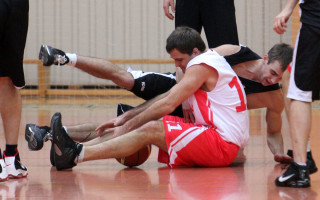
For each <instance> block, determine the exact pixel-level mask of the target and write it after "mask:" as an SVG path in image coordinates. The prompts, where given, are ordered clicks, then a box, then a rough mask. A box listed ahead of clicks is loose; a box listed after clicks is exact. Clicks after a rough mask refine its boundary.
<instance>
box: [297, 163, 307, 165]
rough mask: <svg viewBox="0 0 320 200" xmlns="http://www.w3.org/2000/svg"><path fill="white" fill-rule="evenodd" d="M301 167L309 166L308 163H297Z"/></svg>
mask: <svg viewBox="0 0 320 200" xmlns="http://www.w3.org/2000/svg"><path fill="white" fill-rule="evenodd" d="M297 164H298V165H300V166H307V163H297Z"/></svg>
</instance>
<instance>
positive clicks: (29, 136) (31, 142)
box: [25, 126, 43, 151]
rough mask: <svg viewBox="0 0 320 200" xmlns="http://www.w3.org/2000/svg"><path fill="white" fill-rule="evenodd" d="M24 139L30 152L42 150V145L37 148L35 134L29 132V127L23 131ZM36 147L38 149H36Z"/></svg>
mask: <svg viewBox="0 0 320 200" xmlns="http://www.w3.org/2000/svg"><path fill="white" fill-rule="evenodd" d="M25 139H26V141H27V142H28V148H29V149H30V150H31V151H37V150H40V149H42V147H43V144H42V145H39V146H41V147H38V142H37V139H36V138H35V133H34V132H33V131H32V130H31V128H30V126H29V127H26V131H25ZM37 147H38V148H37Z"/></svg>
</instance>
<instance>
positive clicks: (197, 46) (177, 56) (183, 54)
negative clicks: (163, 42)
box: [166, 27, 206, 70]
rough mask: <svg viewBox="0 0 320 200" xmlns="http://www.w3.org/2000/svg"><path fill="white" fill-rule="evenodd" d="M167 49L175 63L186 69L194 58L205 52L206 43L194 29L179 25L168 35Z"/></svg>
mask: <svg viewBox="0 0 320 200" xmlns="http://www.w3.org/2000/svg"><path fill="white" fill-rule="evenodd" d="M166 49H167V52H168V53H169V54H170V56H171V57H172V59H174V61H175V65H176V66H177V67H180V68H181V69H182V70H185V68H186V66H187V64H188V62H189V61H190V60H191V59H192V58H194V57H195V56H197V55H199V54H201V53H202V52H204V50H205V49H206V45H205V43H204V41H203V40H202V38H201V36H200V34H199V33H198V32H197V31H195V30H194V29H192V28H189V27H178V28H176V29H175V30H174V31H173V32H172V33H171V34H170V36H169V37H168V39H167V46H166Z"/></svg>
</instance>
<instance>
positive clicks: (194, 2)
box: [175, 0, 202, 33]
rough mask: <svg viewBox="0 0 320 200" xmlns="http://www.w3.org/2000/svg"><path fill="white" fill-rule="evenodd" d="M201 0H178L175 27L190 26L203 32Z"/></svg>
mask: <svg viewBox="0 0 320 200" xmlns="http://www.w3.org/2000/svg"><path fill="white" fill-rule="evenodd" d="M199 4H200V2H199V0H177V1H176V12H175V27H176V28H177V27H179V26H188V27H190V28H193V29H195V30H196V31H198V32H199V33H201V29H202V22H201V19H200V17H201V16H200V10H199Z"/></svg>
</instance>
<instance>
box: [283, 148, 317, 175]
mask: <svg viewBox="0 0 320 200" xmlns="http://www.w3.org/2000/svg"><path fill="white" fill-rule="evenodd" d="M287 155H288V156H290V157H292V158H293V152H292V150H291V149H289V150H288V152H287ZM307 165H308V168H309V173H310V174H313V173H316V172H317V171H318V168H317V166H316V162H315V161H314V160H313V157H312V153H311V151H309V152H307Z"/></svg>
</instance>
